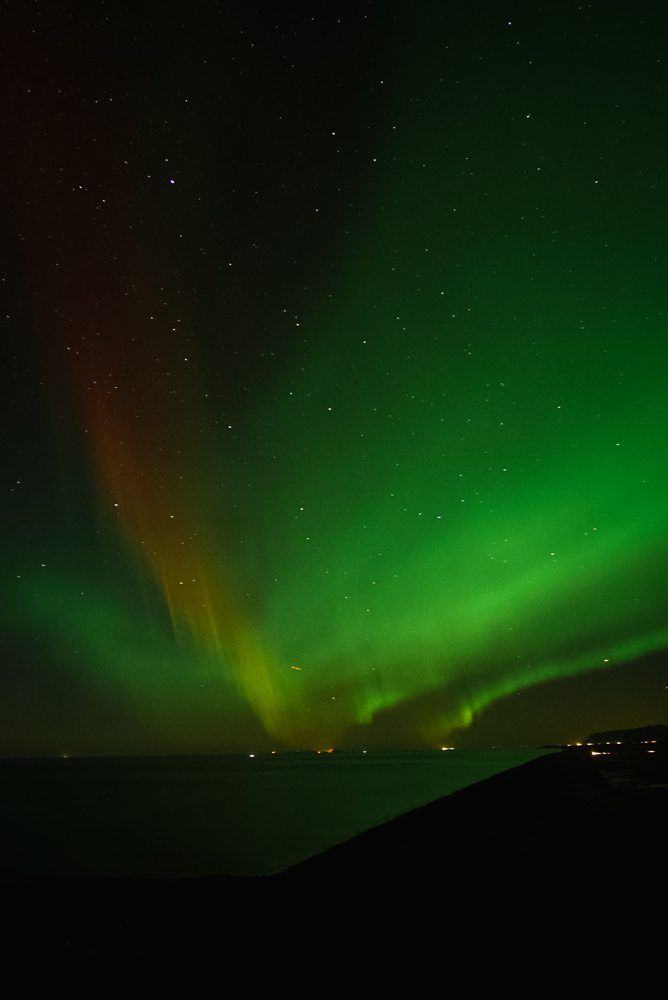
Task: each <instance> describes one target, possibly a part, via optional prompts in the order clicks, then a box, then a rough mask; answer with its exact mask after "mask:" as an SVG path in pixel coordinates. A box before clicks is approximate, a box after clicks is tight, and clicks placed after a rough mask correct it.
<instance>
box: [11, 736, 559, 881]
mask: <svg viewBox="0 0 668 1000" xmlns="http://www.w3.org/2000/svg"><path fill="white" fill-rule="evenodd" d="M546 752H550V751H543V750H537V749H521V750H505V749H504V750H452V751H446V752H440V751H431V752H427V753H384V754H371V753H368V754H362V753H354V754H353V753H350V754H347V753H334V754H320V755H318V754H314V753H284V754H276V755H267V756H264V755H257V756H255V757H250V756H220V757H134V758H128V757H121V758H119V757H115V758H72V757H70V758H66V759H61V758H54V759H39V760H0V823H1V826H0V874H1V875H3V876H64V877H67V876H111V877H149V878H169V877H171V878H179V877H192V876H205V875H269V874H272V873H274V872H278V871H282V870H284V869H285V868H289V867H290V866H292V865H294V864H296V863H298V862H299V861H303V860H305V859H306V858H308V857H311V856H312V855H314V854H318V853H320V852H321V851H323V850H326V849H327V848H328V847H331V846H333V845H334V844H338V843H341V842H343V841H345V840H348V839H349V838H351V837H353V836H355V835H356V834H358V833H362V832H363V831H364V830H367V829H369V828H370V827H373V826H376V825H378V824H380V823H383V822H385V821H387V820H389V819H392V818H394V817H396V816H399V815H401V814H402V813H405V812H409V811H410V810H411V809H415V808H417V807H418V806H421V805H424V804H425V803H427V802H431V801H433V800H435V799H438V798H441V797H442V796H444V795H449V794H451V793H452V792H455V791H458V790H459V789H461V788H465V787H466V786H467V785H471V784H474V783H475V782H478V781H482V780H483V779H485V778H489V777H491V776H492V775H494V774H497V773H499V772H501V771H505V770H508V769H509V768H512V767H517V766H519V765H521V764H524V763H526V762H527V761H530V760H533V759H534V758H536V757H539V756H541V754H543V753H546Z"/></svg>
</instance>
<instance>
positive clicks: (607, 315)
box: [0, 0, 668, 754]
mask: <svg viewBox="0 0 668 1000" xmlns="http://www.w3.org/2000/svg"><path fill="white" fill-rule="evenodd" d="M2 16H3V20H4V26H3V30H2V33H1V35H0V37H1V42H0V55H1V58H0V67H1V70H0V72H1V74H2V95H1V100H0V116H1V126H2V135H3V148H4V155H3V157H2V164H1V166H0V182H1V185H2V213H1V215H0V227H1V233H2V239H1V242H0V245H1V247H2V258H3V259H2V268H1V278H2V284H1V286H0V287H1V289H2V291H1V293H0V294H1V303H0V305H1V309H0V315H1V318H2V335H1V336H2V348H3V351H2V354H3V394H2V399H3V403H4V415H3V420H2V434H3V443H2V452H1V453H2V459H3V461H2V489H1V494H0V495H1V498H2V529H3V536H4V538H3V542H2V551H3V560H2V596H1V599H0V618H1V622H2V635H3V649H2V655H1V657H0V753H3V754H40V753H47V754H51V753H166V752H197V751H205V752H211V751H225V750H244V751H251V750H253V751H255V750H258V751H261V750H267V749H271V748H273V747H285V746H288V747H297V748H325V747H328V746H338V747H351V748H352V747H371V748H380V747H400V746H401V747H404V746H415V747H425V746H426V747H429V746H434V747H436V746H440V745H441V744H442V743H443V742H444V741H449V742H454V744H455V745H457V746H467V745H476V743H477V744H478V745H486V744H489V743H494V742H501V743H505V744H507V745H519V744H521V743H525V742H543V741H545V742H547V741H565V740H572V739H576V738H580V737H582V736H584V735H587V733H588V732H589V731H591V730H594V729H600V728H606V727H612V726H624V725H640V724H644V723H651V722H661V721H667V719H666V696H667V694H668V691H667V689H666V685H667V684H668V669H667V658H666V653H665V650H666V647H668V617H667V615H666V612H667V610H668V544H667V538H668V503H667V488H668V449H667V445H666V441H667V435H666V431H667V429H668V391H667V389H668V385H667V382H668V380H667V375H668V344H667V331H668V130H667V127H666V123H667V121H668V16H667V15H666V13H665V9H664V5H663V4H658V3H643V2H640V3H637V4H635V5H632V6H631V7H629V5H628V4H621V3H609V2H605V3H604V2H595V3H585V2H582V3H577V2H571V0H566V2H558V3H557V2H554V3H543V2H531V3H480V2H475V0H474V2H471V3H467V4H444V3H433V4H431V3H424V4H421V3H417V4H407V3H376V2H360V3H358V4H353V5H344V6H343V7H339V6H338V5H333V6H331V7H330V5H314V4H308V5H306V4H284V5H281V4H276V5H274V4H268V5H266V6H265V5H260V4H253V3H242V2H230V3H209V2H203V3H192V4H182V3H179V4H170V3H165V2H150V0H142V2H137V3H134V4H132V5H120V4H115V3H104V2H102V0H91V2H90V3H86V4H83V3H76V2H70V3H66V2H59V0H53V2H48V3H47V2H44V3H37V2H31V0H30V2H29V0H16V2H11V0H10V2H9V3H7V4H4V5H3V14H2Z"/></svg>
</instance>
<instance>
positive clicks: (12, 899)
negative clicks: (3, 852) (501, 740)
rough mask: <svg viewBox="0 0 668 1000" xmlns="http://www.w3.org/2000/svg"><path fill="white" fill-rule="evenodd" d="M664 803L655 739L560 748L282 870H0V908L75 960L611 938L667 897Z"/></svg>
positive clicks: (43, 945) (667, 764) (56, 953)
mask: <svg viewBox="0 0 668 1000" xmlns="http://www.w3.org/2000/svg"><path fill="white" fill-rule="evenodd" d="M667 813H668V748H667V747H666V745H665V744H663V745H661V744H654V745H648V744H642V745H641V744H639V745H623V746H606V745H600V746H598V747H582V748H579V749H567V750H563V751H556V752H555V753H554V754H550V755H548V756H545V757H542V758H539V759H536V760H534V761H531V762H530V763H527V764H524V765H522V766H521V767H517V768H514V769H513V770H511V771H506V772H504V773H502V774H499V775H496V776H495V777H492V778H490V779H488V780H486V781H482V782H480V783H479V784H477V785H474V786H471V787H468V788H465V789H464V790H462V791H459V792H456V793H454V794H452V795H450V796H448V797H446V798H444V799H440V800H438V801H436V802H433V803H431V804H429V805H426V806H423V807H422V808H420V809H417V810H415V811H414V812H412V813H410V814H407V815H405V816H402V817H400V818H399V819H396V820H393V821H392V822H390V823H387V824H385V825H384V826H381V827H377V828H375V829H372V830H369V831H368V832H366V833H364V834H362V835H360V836H358V837H356V838H354V839H353V840H350V841H349V842H347V843H345V844H343V845H340V846H338V847H335V848H333V849H331V850H329V851H327V852H325V853H323V854H321V855H319V856H317V857H315V858H312V859H310V860H309V861H306V862H304V863H302V864H300V865H297V866H295V867H294V868H292V869H290V870H288V871H287V872H284V873H282V874H280V875H274V876H269V877H263V878H227V877H214V878H199V879H180V880H169V879H164V880H143V879H135V880H125V879H109V880H97V879H90V880H86V879H81V880H72V879H53V880H43V879H37V880H36V879H32V880H31V879H23V880H12V879H6V880H4V882H3V884H2V889H3V895H4V907H5V913H11V915H12V917H11V939H12V941H13V944H12V946H11V947H12V948H26V949H27V950H28V951H30V952H31V953H35V954H39V955H40V956H42V957H43V958H44V959H45V960H46V959H48V960H49V961H53V960H54V959H55V960H57V961H60V960H64V959H65V958H67V957H69V958H70V959H74V958H76V961H77V962H83V963H86V962H97V960H98V956H100V955H104V956H107V957H108V956H109V955H110V954H112V953H113V955H115V956H116V958H115V960H117V961H123V960H127V959H128V958H131V957H132V956H136V957H137V958H138V959H141V960H143V961H146V960H147V956H152V955H154V956H155V955H158V954H159V955H160V956H162V957H161V958H160V959H159V961H160V962H161V963H162V962H164V961H165V960H166V958H165V956H166V955H169V956H170V961H171V960H172V959H174V958H175V957H176V956H181V957H182V958H183V957H185V959H186V960H189V958H194V959H195V960H196V956H200V957H201V956H202V955H208V956H209V957H210V956H211V955H222V954H225V955H227V956H228V958H230V959H231V958H232V957H233V956H234V957H238V956H239V954H240V953H241V950H243V949H246V950H247V951H248V953H249V954H253V955H255V956H256V957H257V961H262V958H261V956H265V957H266V956H267V955H268V954H269V953H270V951H271V949H272V948H273V949H275V950H276V951H277V953H281V954H284V955H285V956H286V958H287V957H288V956H290V955H292V958H291V959H290V960H291V961H292V960H294V959H295V956H296V954H297V953H300V952H301V951H302V950H303V949H307V950H308V949H313V948H314V947H316V949H317V950H318V951H320V953H322V951H323V950H325V951H327V950H328V949H329V948H330V947H331V948H333V949H334V950H335V951H336V949H338V948H340V947H341V946H342V945H343V944H345V947H346V948H349V947H353V942H356V944H354V947H357V948H359V947H360V940H362V939H363V937H364V934H365V933H369V934H371V933H372V932H374V933H377V932H378V928H385V933H387V932H388V929H390V928H391V931H392V935H393V936H394V938H395V939H398V940H404V941H408V940H409V939H411V940H415V939H416V936H417V938H419V937H421V936H424V935H427V936H429V935H433V934H434V933H438V934H439V935H441V934H442V935H445V939H447V940H448V941H450V942H451V943H452V942H453V941H454V940H455V936H456V935H460V936H462V935H465V936H466V939H467V941H468V942H469V944H470V942H471V940H472V939H475V938H476V936H477V935H479V934H483V935H490V934H491V935H496V934H497V933H499V934H501V933H503V934H506V935H508V934H509V933H510V932H511V930H512V933H513V934H515V933H516V934H517V936H518V939H521V938H523V936H524V937H525V936H526V934H527V933H529V932H530V931H535V929H536V927H539V926H545V925H546V922H551V926H552V927H553V928H554V926H555V925H556V926H558V927H559V928H561V929H562V931H563V933H564V934H567V935H573V934H575V935H576V937H577V938H578V939H579V936H581V935H583V934H584V935H588V934H589V933H591V930H592V926H596V925H601V924H602V925H603V926H604V927H605V929H606V930H605V933H606V934H608V933H609V934H611V935H612V937H611V938H610V940H611V941H614V940H616V936H617V935H619V934H621V936H622V937H621V939H622V940H624V939H625V936H628V928H629V926H630V924H633V925H634V926H637V925H638V923H639V922H641V923H643V922H644V921H647V932H648V934H651V933H652V926H654V927H656V920H657V913H662V912H663V910H664V909H665V906H664V900H665V889H666V879H665V861H664V856H665V841H666V815H667ZM643 925H644V924H643ZM365 928H366V931H365ZM620 928H625V930H624V931H622V930H621V929H620ZM562 931H560V933H561V932H562ZM360 935H362V938H360ZM453 935H454V936H453ZM8 940H9V938H7V937H6V938H5V941H6V942H7V941H8ZM346 942H347V943H346ZM7 947H9V945H7ZM212 949H213V950H212ZM10 950H11V948H10Z"/></svg>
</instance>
